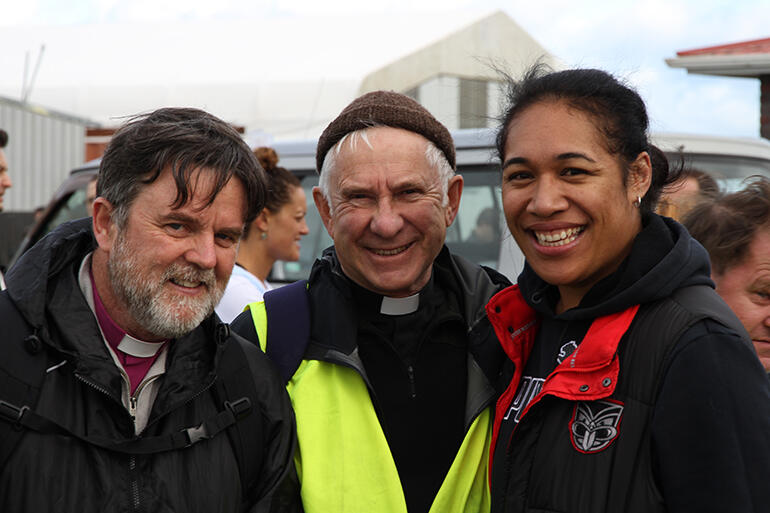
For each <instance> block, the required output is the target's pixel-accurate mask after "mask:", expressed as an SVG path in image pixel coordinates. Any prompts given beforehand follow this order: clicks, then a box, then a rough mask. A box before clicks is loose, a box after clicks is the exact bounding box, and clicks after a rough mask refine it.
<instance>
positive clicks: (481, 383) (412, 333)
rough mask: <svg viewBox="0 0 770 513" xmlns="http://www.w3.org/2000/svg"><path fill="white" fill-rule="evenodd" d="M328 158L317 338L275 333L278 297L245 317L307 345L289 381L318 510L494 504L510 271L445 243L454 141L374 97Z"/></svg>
mask: <svg viewBox="0 0 770 513" xmlns="http://www.w3.org/2000/svg"><path fill="white" fill-rule="evenodd" d="M316 165H317V169H318V171H319V173H320V182H319V186H318V187H316V188H315V189H313V198H314V200H315V203H316V206H317V207H318V211H319V212H320V214H321V219H322V220H323V222H324V226H325V227H326V230H327V231H328V232H329V235H330V236H331V237H332V239H333V240H334V247H332V248H328V249H327V250H325V251H324V253H323V256H322V257H321V258H320V259H319V260H317V261H316V263H315V264H314V266H313V269H312V271H311V274H310V278H309V280H308V287H307V289H302V291H303V292H304V293H305V294H306V297H307V301H308V302H309V312H305V316H304V319H303V316H302V315H300V312H301V311H302V308H301V307H302V304H303V302H302V301H301V300H302V299H303V297H302V296H300V297H299V298H297V299H298V301H297V302H296V303H295V305H294V306H292V307H291V308H290V310H291V311H292V312H294V318H295V322H294V323H293V324H294V325H301V324H303V321H304V322H305V323H308V324H310V326H309V333H310V337H309V339H308V340H304V341H303V340H298V337H299V335H292V336H289V335H282V336H280V337H277V336H273V335H271V334H270V333H271V332H270V329H271V328H270V325H269V323H267V324H268V325H266V322H265V320H264V319H265V318H264V317H263V316H261V315H260V312H261V311H262V312H264V311H265V309H266V307H265V303H260V304H252V305H251V306H250V311H248V312H244V313H243V314H241V315H240V316H239V317H238V318H237V319H236V320H235V322H234V323H233V329H234V330H236V331H237V332H239V333H242V334H243V335H244V336H246V337H247V338H249V339H251V340H254V341H258V340H257V333H258V332H259V333H265V332H266V333H267V339H266V340H260V341H258V342H260V343H264V344H266V346H267V352H268V354H271V351H273V354H274V355H275V360H274V361H276V362H280V361H282V360H283V359H284V358H285V357H286V356H287V355H291V354H294V351H295V350H296V349H297V348H298V347H299V348H300V349H301V351H300V352H299V355H300V358H299V359H298V361H297V362H296V364H297V366H296V367H294V369H292V371H293V373H292V375H291V376H290V378H289V383H288V390H289V392H290V396H291V398H292V405H293V406H294V410H295V412H296V415H297V428H298V434H299V446H298V452H297V455H296V463H297V470H298V472H299V474H300V479H301V482H302V502H303V506H304V508H305V511H307V512H309V513H314V512H319V513H328V512H332V511H333V512H336V513H359V512H361V511H367V512H371V513H406V512H407V511H409V512H428V511H431V512H434V513H438V512H441V513H456V512H465V511H474V512H483V511H488V509H489V488H488V480H487V478H488V474H487V465H488V449H489V440H490V430H489V427H490V425H491V424H490V423H491V419H490V414H491V406H492V404H493V403H494V400H495V398H496V391H495V389H494V387H493V384H494V381H495V380H496V378H497V375H498V371H499V365H500V363H501V361H502V353H501V351H500V348H499V345H498V344H497V341H496V340H495V336H494V333H493V332H492V329H491V327H490V325H489V323H488V320H487V317H486V315H485V312H484V305H485V304H486V302H487V300H488V299H489V298H490V297H491V295H492V294H493V293H494V292H496V291H498V290H501V289H502V288H503V287H504V286H505V285H506V284H507V280H506V279H505V278H504V277H502V276H501V275H499V274H497V273H496V272H495V271H492V270H487V269H482V268H481V267H479V266H478V265H475V264H472V263H470V262H468V261H467V260H465V259H462V258H458V257H455V256H454V255H452V254H451V253H450V252H449V250H448V249H447V248H446V247H445V246H444V240H445V237H446V231H447V228H448V227H449V226H450V225H451V224H452V222H453V221H454V219H455V216H456V215H457V209H458V207H459V204H460V196H461V193H462V186H463V179H462V177H461V176H459V175H456V174H455V148H454V144H453V142H452V138H451V135H450V134H449V131H448V130H447V129H446V127H444V126H443V125H442V124H441V123H439V122H438V121H437V120H436V119H435V118H434V117H433V116H432V115H431V114H430V113H429V112H428V111H427V110H426V109H425V108H424V107H422V106H421V105H420V104H419V103H417V102H415V101H414V100H412V99H411V98H408V97H406V96H404V95H401V94H397V93H392V92H384V91H377V92H372V93H368V94H365V95H363V96H361V97H359V98H357V99H356V100H354V101H353V102H352V103H351V104H350V105H348V106H347V107H345V109H344V110H343V111H342V112H341V113H340V115H339V116H337V118H336V119H334V121H332V122H331V123H330V124H329V126H328V127H327V128H326V129H325V130H324V132H323V134H322V135H321V137H320V139H319V141H318V149H317V152H316ZM290 287H292V286H290ZM286 290H287V288H285V287H284V288H283V289H277V290H274V291H270V292H268V293H267V294H266V296H265V298H266V299H265V301H266V302H268V301H269V300H270V298H271V297H274V296H278V295H280V294H281V292H282V291H284V292H285V291H286ZM282 304H284V305H286V304H287V302H286V301H283V302H282ZM284 308H287V307H286V306H284ZM263 328H264V329H263ZM298 332H301V330H299V331H298ZM303 343H304V345H301V344H303ZM300 359H301V361H299V360H300Z"/></svg>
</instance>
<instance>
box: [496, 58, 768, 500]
mask: <svg viewBox="0 0 770 513" xmlns="http://www.w3.org/2000/svg"><path fill="white" fill-rule="evenodd" d="M510 85H511V87H510V90H509V96H508V101H509V108H508V109H507V110H506V112H505V115H504V118H503V122H502V125H501V128H500V131H499V133H498V138H497V143H498V151H499V155H500V161H501V162H502V201H503V208H504V211H505V216H506V220H507V223H508V226H509V228H510V231H511V233H512V234H513V236H514V238H515V239H516V242H517V243H518V245H519V246H520V248H521V250H522V251H523V253H524V255H525V257H526V265H525V268H524V271H523V272H522V274H521V275H520V276H519V278H518V285H516V286H513V287H510V288H508V289H505V290H504V291H502V292H500V293H498V294H497V295H496V296H494V297H493V298H492V300H491V301H490V303H489V304H488V306H487V310H488V313H489V316H490V320H491V321H492V323H493V325H494V327H495V331H496V332H497V335H498V338H499V339H500V342H501V344H502V346H503V348H504V350H505V352H506V354H507V355H508V358H509V362H508V364H507V372H505V373H504V380H505V382H504V383H503V387H504V388H505V392H504V393H503V394H502V396H501V398H500V399H499V401H498V403H497V409H496V419H495V424H494V435H493V436H494V438H493V447H492V464H491V473H492V474H491V486H492V510H493V511H497V512H520V511H521V512H523V511H562V512H563V511H570V512H591V513H596V512H600V511H611V512H621V511H623V512H630V511H639V512H650V511H700V512H703V511H767V510H768V508H770V487H768V486H766V483H765V482H764V481H765V479H766V476H768V475H769V474H770V438H769V437H768V436H767V433H769V432H770V385H769V383H768V380H767V378H766V376H765V375H764V373H763V372H762V367H761V365H760V364H759V361H758V359H757V357H756V354H755V353H754V352H753V349H752V347H751V345H750V343H749V341H748V339H747V337H746V335H745V332H744V331H743V330H742V327H741V325H740V323H739V322H738V321H737V319H735V317H734V315H732V312H731V311H730V310H729V309H728V308H727V307H726V305H724V303H722V302H721V300H720V299H719V298H718V297H717V295H716V294H715V293H714V291H713V283H712V282H711V280H710V278H709V261H708V255H707V254H706V252H705V251H704V249H703V248H702V247H701V246H700V245H699V244H698V243H697V242H695V241H694V240H693V239H692V238H691V237H690V236H689V235H688V233H687V231H686V230H685V229H684V228H682V227H681V226H680V225H679V224H677V223H676V222H674V221H673V220H671V219H668V218H664V217H660V216H658V215H656V214H654V213H653V212H652V210H653V208H654V205H655V203H656V200H657V198H658V197H659V195H660V191H661V189H662V188H663V187H664V186H665V185H667V184H669V183H671V182H673V181H675V180H676V179H677V178H678V176H679V171H678V170H672V171H670V170H669V168H668V163H667V162H666V159H665V156H664V155H663V154H662V152H660V150H658V149H657V148H655V147H654V146H652V145H651V144H650V143H649V140H648V137H647V128H648V118H647V113H646V109H645V106H644V102H643V101H642V99H641V98H640V97H639V95H638V94H637V93H636V92H635V91H633V90H632V89H630V88H629V87H627V86H625V85H624V84H622V83H620V82H619V81H618V80H617V79H615V78H614V77H612V76H611V75H609V74H607V73H605V72H603V71H599V70H588V69H579V70H569V71H562V72H556V73H549V72H547V71H545V70H543V69H542V67H535V68H534V69H532V70H531V71H530V72H529V73H528V74H527V76H526V77H525V78H524V79H523V80H522V81H520V82H518V83H514V82H512V81H511V82H510Z"/></svg>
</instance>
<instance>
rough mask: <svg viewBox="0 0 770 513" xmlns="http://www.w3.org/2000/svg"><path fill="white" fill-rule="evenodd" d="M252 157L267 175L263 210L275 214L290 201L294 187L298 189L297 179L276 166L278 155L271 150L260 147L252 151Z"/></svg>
mask: <svg viewBox="0 0 770 513" xmlns="http://www.w3.org/2000/svg"><path fill="white" fill-rule="evenodd" d="M254 155H256V156H257V160H259V163H260V164H261V165H262V167H263V168H264V170H265V174H266V175H267V201H265V208H266V209H268V210H269V211H271V212H277V211H278V210H280V209H281V207H282V206H284V205H285V204H286V203H288V202H289V201H290V200H291V193H292V190H293V188H294V187H300V181H299V178H297V177H296V176H294V175H293V174H292V173H291V171H289V170H288V169H286V168H283V167H279V166H278V154H277V153H276V151H275V150H274V149H273V148H268V147H266V146H260V147H259V148H257V149H255V150H254Z"/></svg>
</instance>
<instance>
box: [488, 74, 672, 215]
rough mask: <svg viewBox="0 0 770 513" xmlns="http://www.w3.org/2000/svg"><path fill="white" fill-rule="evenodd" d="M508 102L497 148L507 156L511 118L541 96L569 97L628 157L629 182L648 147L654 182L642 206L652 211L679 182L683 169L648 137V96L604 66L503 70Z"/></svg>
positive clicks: (611, 145)
mask: <svg viewBox="0 0 770 513" xmlns="http://www.w3.org/2000/svg"><path fill="white" fill-rule="evenodd" d="M503 76H504V80H505V85H506V92H505V99H504V102H505V108H504V110H503V114H502V116H501V118H500V125H499V128H498V131H497V140H496V144H497V152H498V156H499V157H500V162H504V156H505V155H504V154H505V143H506V141H507V139H508V133H509V130H510V126H511V122H512V121H513V120H514V119H515V118H516V116H518V115H519V114H520V113H521V112H523V111H524V110H525V109H527V108H528V107H531V106H533V105H535V104H537V103H539V102H542V101H564V102H566V103H567V104H568V105H570V106H571V107H572V108H575V109H578V110H580V111H582V112H584V113H586V114H588V115H589V116H590V117H591V118H592V119H593V120H594V123H595V125H596V127H597V129H598V130H599V131H600V132H601V133H602V135H603V136H604V139H605V141H606V145H607V150H608V151H609V152H610V153H611V154H614V155H617V156H618V157H620V159H621V160H622V162H623V171H624V176H623V180H624V182H625V181H626V179H627V176H628V170H629V165H630V164H631V163H632V162H633V161H634V160H636V158H637V157H638V156H639V154H640V153H642V152H644V151H646V152H647V153H648V154H649V156H650V162H651V164H652V183H651V185H650V188H649V190H648V191H647V194H645V196H644V197H643V198H642V204H641V208H642V209H643V210H645V211H651V210H653V208H654V207H655V204H656V203H657V201H658V198H659V197H660V193H661V191H662V189H663V188H664V187H665V186H666V185H668V184H670V183H673V182H675V181H676V180H677V179H678V178H679V175H680V174H681V169H675V170H671V169H669V165H668V160H667V159H666V156H665V155H664V154H663V152H662V151H661V150H660V149H658V148H657V147H655V146H653V145H652V144H651V143H650V141H649V136H648V128H649V118H648V117H647V109H646V108H645V105H644V101H643V100H642V98H641V97H640V96H639V94H638V93H637V92H636V91H634V90H633V89H632V88H630V87H629V86H627V85H625V84H623V83H622V82H620V81H619V80H618V79H617V78H615V77H613V76H612V75H610V74H609V73H607V72H605V71H601V70H598V69H571V70H565V71H556V72H554V71H552V70H551V69H550V68H549V67H547V66H546V65H544V64H542V63H538V64H536V65H535V66H533V67H531V68H530V69H529V70H528V71H527V72H526V73H525V74H524V77H523V78H522V79H521V80H514V79H513V78H511V77H510V76H508V75H506V74H505V73H503Z"/></svg>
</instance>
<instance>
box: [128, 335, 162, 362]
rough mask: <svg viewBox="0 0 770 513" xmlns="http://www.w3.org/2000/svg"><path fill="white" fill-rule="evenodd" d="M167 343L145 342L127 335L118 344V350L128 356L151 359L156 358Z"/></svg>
mask: <svg viewBox="0 0 770 513" xmlns="http://www.w3.org/2000/svg"><path fill="white" fill-rule="evenodd" d="M165 343H166V341H162V342H145V341H144V340H139V339H137V338H134V337H132V336H131V335H128V334H126V335H124V336H123V340H121V341H120V343H119V344H118V349H119V350H121V351H123V352H124V353H126V354H127V355H131V356H136V357H137V358H149V357H150V356H155V354H156V353H157V352H158V351H160V349H161V348H162V347H163V344H165Z"/></svg>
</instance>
